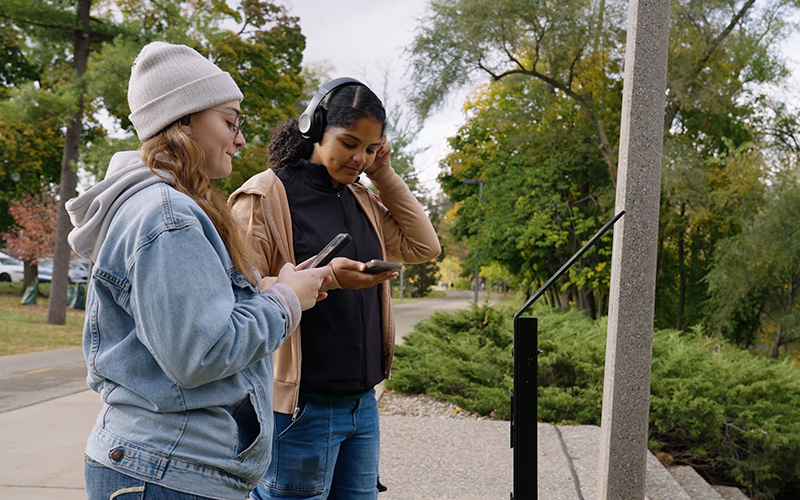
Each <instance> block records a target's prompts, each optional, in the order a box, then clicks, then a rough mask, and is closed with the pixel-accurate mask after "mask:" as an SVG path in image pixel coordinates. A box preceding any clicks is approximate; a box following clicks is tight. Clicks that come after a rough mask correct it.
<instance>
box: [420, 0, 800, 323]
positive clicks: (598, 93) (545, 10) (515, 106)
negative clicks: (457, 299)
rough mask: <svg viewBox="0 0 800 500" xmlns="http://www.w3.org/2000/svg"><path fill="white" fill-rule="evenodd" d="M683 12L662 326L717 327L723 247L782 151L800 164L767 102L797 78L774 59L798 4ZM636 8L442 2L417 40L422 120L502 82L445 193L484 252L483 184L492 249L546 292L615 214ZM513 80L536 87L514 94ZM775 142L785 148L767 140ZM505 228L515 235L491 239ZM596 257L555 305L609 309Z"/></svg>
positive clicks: (475, 119)
mask: <svg viewBox="0 0 800 500" xmlns="http://www.w3.org/2000/svg"><path fill="white" fill-rule="evenodd" d="M670 5H671V15H670V21H671V22H670V38H669V55H668V75H667V94H666V109H665V111H666V113H665V121H664V136H665V141H666V144H665V158H666V162H665V168H664V175H663V178H664V192H663V194H662V198H661V199H662V206H661V214H660V215H661V217H660V231H659V262H658V265H659V269H658V278H657V283H658V285H657V286H658V288H657V290H658V292H657V304H656V322H657V323H656V324H657V325H659V326H676V327H678V328H683V327H684V326H685V325H692V324H697V323H699V322H701V321H704V320H707V317H706V312H705V311H704V310H703V308H702V304H703V302H704V301H705V300H706V299H707V298H708V295H707V290H706V285H705V282H704V281H703V279H704V277H705V276H706V274H707V273H708V271H709V270H710V266H711V263H712V262H713V249H714V247H715V244H716V243H717V242H718V241H720V240H721V239H723V238H727V237H730V236H733V235H735V234H736V233H737V232H738V231H740V230H741V228H742V224H743V220H745V219H742V218H741V217H740V216H741V214H743V213H748V210H752V209H753V208H754V207H755V208H756V209H757V207H758V199H759V196H760V193H761V191H762V189H763V187H764V186H763V184H762V183H763V182H764V180H765V179H764V178H763V176H762V174H763V173H764V172H765V171H768V170H771V171H777V170H782V169H785V168H786V167H785V166H784V159H785V156H784V155H782V152H781V148H784V149H789V150H790V151H792V152H793V153H794V155H795V157H794V158H792V160H791V164H792V165H795V166H796V165H797V158H796V156H797V154H796V153H797V151H798V150H800V148H798V146H797V144H798V141H797V140H796V139H797V138H796V136H795V134H794V132H793V130H795V129H796V127H795V126H793V123H794V124H796V123H797V121H796V120H794V119H793V118H792V117H787V113H784V112H780V111H781V106H780V104H779V105H774V104H771V103H770V100H769V99H768V98H766V97H765V96H764V95H762V92H764V88H765V84H767V85H774V84H778V83H779V82H781V81H783V79H784V78H785V77H786V75H787V74H788V72H787V69H786V66H785V62H784V61H783V59H782V57H781V55H780V51H779V50H777V47H778V44H779V42H780V41H781V40H783V39H784V38H785V37H786V36H788V35H790V34H792V33H793V32H794V31H796V29H797V23H796V22H794V21H791V20H792V19H794V18H795V17H796V13H797V10H798V4H797V2H796V1H795V0H766V1H763V2H754V1H753V0H733V1H729V0H709V1H703V2H698V1H694V0H676V1H673V2H671V3H670ZM627 6H628V2H627V1H625V0H606V1H603V2H594V1H590V0H568V1H566V2H564V1H559V2H554V1H549V0H545V1H532V0H501V1H496V2H482V1H479V0H433V1H432V2H431V4H430V7H431V8H430V13H429V15H428V16H427V17H426V18H425V19H423V20H422V22H421V25H420V27H419V28H418V30H417V32H416V36H415V40H414V44H413V45H412V48H411V53H412V65H413V66H412V71H413V80H414V82H415V83H414V98H413V102H414V104H415V106H416V109H417V112H418V113H419V114H420V115H421V116H423V117H424V116H427V115H428V114H429V113H430V112H431V111H432V110H435V109H436V108H437V106H439V105H441V103H443V102H445V98H446V97H447V96H448V95H451V94H452V93H453V92H454V91H455V90H457V89H458V88H460V87H461V86H463V85H465V84H468V83H470V82H472V81H474V78H475V76H476V75H479V76H482V77H483V78H484V79H486V80H488V79H491V80H492V82H493V83H492V84H491V87H490V88H489V90H488V91H486V90H481V91H479V92H478V93H476V97H475V98H474V100H473V102H472V103H471V104H470V106H469V107H468V108H467V118H468V121H467V124H466V125H465V126H464V127H463V128H462V129H461V130H460V131H459V133H458V135H457V136H456V137H454V138H453V139H452V140H451V147H452V149H453V151H454V153H453V154H452V155H451V156H450V157H449V158H448V159H447V160H446V161H445V174H444V176H443V177H442V179H441V182H442V184H443V187H444V190H445V191H446V192H447V193H448V194H449V195H451V196H452V197H453V199H454V200H455V201H456V202H463V206H462V207H460V208H459V211H458V213H457V214H456V218H457V219H458V220H457V221H456V223H455V226H454V231H456V235H457V236H459V237H463V236H465V235H468V236H470V237H471V239H472V240H473V241H472V243H473V244H472V245H471V247H472V248H474V247H475V246H476V245H475V244H474V243H475V241H474V240H475V239H476V236H475V235H477V234H478V231H477V228H476V224H475V221H476V213H477V200H476V199H475V196H474V194H472V195H470V192H469V191H468V190H467V187H466V186H460V185H459V183H460V181H461V179H464V178H475V179H483V180H484V182H485V188H486V195H487V196H486V198H487V199H486V201H485V202H484V203H483V204H482V206H481V209H482V213H483V216H484V219H486V221H487V222H486V224H484V226H485V228H486V230H485V231H481V233H486V234H481V236H480V237H479V239H480V247H481V248H488V249H489V254H490V255H492V257H494V256H497V260H498V262H500V263H501V264H503V265H505V266H506V267H507V268H508V269H509V270H510V271H511V272H512V273H513V274H514V275H516V276H517V277H518V278H519V280H520V281H521V282H523V283H528V284H534V285H535V284H536V283H537V282H538V283H541V280H542V278H541V276H547V275H549V272H552V271H554V269H552V266H553V264H554V263H557V262H563V261H564V260H565V259H566V258H567V257H568V256H569V255H570V254H572V253H573V252H574V250H575V249H576V248H577V246H579V242H580V241H581V240H582V239H585V237H586V236H587V233H589V234H590V233H591V231H590V230H589V229H590V228H593V227H597V225H598V223H599V222H601V221H602V220H603V219H607V218H608V217H609V216H610V215H611V214H610V211H611V210H610V208H611V206H612V204H613V200H612V199H610V198H611V197H610V196H609V191H610V189H609V186H608V182H607V179H603V178H602V177H601V175H606V176H607V175H608V174H609V173H611V177H614V178H615V175H616V168H617V155H618V151H617V149H618V145H617V138H618V137H619V129H618V128H617V127H616V126H617V124H619V123H620V118H619V114H618V112H619V109H620V108H621V105H620V104H621V91H622V77H623V68H622V62H623V58H624V50H625V39H626V33H625V29H626V16H625V13H626V11H627ZM515 79H516V80H519V79H523V80H528V81H529V82H528V83H526V84H518V83H514V84H512V83H508V84H506V85H503V82H505V81H507V80H515ZM531 81H535V82H537V84H534V83H531ZM773 114H777V118H776V119H775V120H772V119H771V118H769V117H771V116H773ZM787 118H791V119H787ZM504 120H505V121H504ZM482 122H483V123H482ZM506 122H507V123H508V124H510V125H511V126H510V127H505V126H504V125H506ZM495 125H497V126H496V127H495ZM769 134H775V135H776V136H777V139H776V140H774V141H773V142H768V141H764V137H765V136H766V135H769ZM520 143H521V144H522V145H523V147H518V146H519V144H520ZM537 143H538V144H537ZM525 146H527V147H525ZM604 165H605V167H606V171H605V172H603V168H602V167H603V166H604ZM520 173H521V174H520ZM501 177H502V178H505V179H508V183H504V182H503V181H502V180H500V178H501ZM614 180H615V179H614ZM492 185H495V186H496V188H495V189H496V191H495V192H494V193H492V192H490V189H491V188H492ZM725 200H727V206H728V209H729V210H728V211H727V212H726V208H725V203H723V202H724V201H725ZM754 200H755V201H754ZM493 215H494V216H495V217H496V218H497V219H500V220H506V222H507V223H506V224H505V225H502V226H501V225H497V227H496V228H495V229H493V228H492V223H491V221H490V220H491V217H492V216H493ZM495 242H496V243H495ZM515 244H517V245H518V246H519V248H513V245H515ZM598 250H601V251H602V250H603V249H602V247H601V248H599V249H598ZM590 258H591V260H590V261H587V262H582V263H581V264H580V265H579V266H577V267H576V268H575V269H574V271H573V272H572V273H571V275H570V281H569V283H568V284H566V285H565V286H564V287H562V289H561V290H560V292H561V296H560V297H559V296H558V295H559V294H558V292H559V290H554V291H553V294H552V296H550V297H548V299H549V302H550V303H551V304H552V305H561V306H567V305H568V304H569V303H574V304H576V305H577V306H578V307H580V308H582V309H584V310H587V311H590V312H591V314H593V315H595V316H596V314H595V312H594V311H600V312H602V311H604V310H605V304H604V299H605V297H604V295H603V294H602V292H598V290H604V289H605V287H606V285H607V276H608V268H607V267H606V268H604V269H601V268H600V267H599V266H600V264H605V263H606V262H607V258H603V257H602V256H598V255H595V256H591V257H590ZM470 260H472V262H470ZM475 260H480V262H479V263H480V264H481V265H488V264H490V262H488V261H485V260H481V259H480V258H477V259H476V257H475V256H473V255H470V256H469V258H468V259H467V262H468V263H467V267H474V264H475V262H474V261H475ZM548 268H550V269H548ZM548 271H549V272H548Z"/></svg>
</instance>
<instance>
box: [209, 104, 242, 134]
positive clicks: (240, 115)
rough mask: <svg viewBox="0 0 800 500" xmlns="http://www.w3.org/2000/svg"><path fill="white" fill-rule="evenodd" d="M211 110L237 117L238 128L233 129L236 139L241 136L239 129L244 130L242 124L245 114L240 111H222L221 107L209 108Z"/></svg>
mask: <svg viewBox="0 0 800 500" xmlns="http://www.w3.org/2000/svg"><path fill="white" fill-rule="evenodd" d="M209 109H210V110H211V111H216V112H217V113H222V114H223V115H231V116H235V117H236V125H234V126H235V127H236V128H235V129H232V132H233V137H234V139H235V138H236V137H238V136H239V131H240V130H242V125H243V124H244V119H245V115H243V114H240V113H231V112H228V111H222V110H221V109H214V108H209Z"/></svg>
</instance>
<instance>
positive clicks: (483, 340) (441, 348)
mask: <svg viewBox="0 0 800 500" xmlns="http://www.w3.org/2000/svg"><path fill="white" fill-rule="evenodd" d="M512 316H513V314H512V312H511V310H510V309H508V310H505V309H504V310H495V309H493V308H491V307H488V306H481V307H478V306H475V305H474V304H473V305H472V306H471V307H470V309H464V310H461V311H458V312H457V313H455V314H449V313H446V312H443V311H437V312H435V313H434V314H433V316H431V317H430V318H428V319H426V320H424V321H421V322H420V323H418V324H417V325H415V327H414V330H413V331H412V332H411V333H410V334H408V335H406V336H405V337H404V339H403V342H404V343H403V344H402V345H398V346H397V348H396V351H395V358H394V363H393V365H392V378H391V379H390V380H388V381H387V383H386V386H387V388H389V389H391V390H396V391H400V392H404V393H408V394H421V393H424V394H428V395H430V396H434V397H437V398H441V399H444V400H446V401H449V402H451V403H453V404H456V405H458V406H460V407H461V408H463V409H465V410H468V411H472V412H478V413H480V414H482V415H491V416H493V417H495V418H499V419H507V418H509V411H510V406H509V404H510V403H509V395H510V391H511V387H512V373H513V360H512V358H511V344H512V335H511V318H512Z"/></svg>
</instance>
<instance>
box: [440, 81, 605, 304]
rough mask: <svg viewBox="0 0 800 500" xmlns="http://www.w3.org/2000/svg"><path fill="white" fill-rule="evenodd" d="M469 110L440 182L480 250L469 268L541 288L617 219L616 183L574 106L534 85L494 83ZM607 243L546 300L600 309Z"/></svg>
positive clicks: (462, 232) (459, 224)
mask: <svg viewBox="0 0 800 500" xmlns="http://www.w3.org/2000/svg"><path fill="white" fill-rule="evenodd" d="M467 109H468V112H469V118H468V120H467V123H466V124H465V125H464V126H463V127H461V129H460V130H459V132H458V134H457V135H456V136H455V137H453V138H452V139H451V140H450V144H451V147H452V149H453V151H454V152H453V153H452V154H450V155H449V156H448V157H447V158H446V159H445V160H444V162H443V172H442V174H441V175H440V182H441V184H442V187H443V189H444V191H445V192H446V193H447V194H448V195H450V197H451V198H452V199H453V201H455V202H456V203H457V207H458V209H457V212H456V214H455V216H456V220H455V224H454V225H453V228H452V232H453V235H454V237H455V238H456V239H460V238H464V237H466V238H468V239H469V240H470V248H475V247H476V245H477V246H478V247H479V249H480V250H479V252H470V253H469V254H468V255H467V257H466V260H465V264H466V267H467V268H474V267H475V266H476V265H477V264H480V265H481V266H486V265H488V264H490V263H491V262H497V263H498V264H499V265H500V266H501V267H503V268H505V269H507V270H508V271H509V272H510V273H511V274H512V275H514V276H516V277H517V279H518V281H519V282H520V283H522V284H524V286H525V287H526V288H527V287H528V286H531V287H538V285H539V284H541V283H544V281H546V280H547V279H548V278H549V277H550V275H551V274H552V273H554V272H555V271H556V270H557V269H558V268H560V267H561V265H562V264H563V263H564V262H565V261H566V260H567V259H568V258H569V256H570V255H571V254H573V253H574V252H576V251H577V250H578V249H579V248H580V247H581V246H582V245H583V244H584V243H585V242H586V240H588V238H589V237H590V236H591V235H592V234H593V233H594V232H595V231H596V230H597V229H598V228H599V227H600V226H601V225H602V223H603V222H605V220H604V219H606V218H608V217H609V216H610V213H611V207H612V205H613V184H612V183H611V180H610V179H609V177H608V175H607V169H606V165H605V163H604V161H603V159H602V157H601V155H600V152H599V151H598V150H597V148H596V147H595V145H594V140H593V134H594V132H593V128H592V126H591V124H590V123H589V122H588V121H587V120H586V118H585V116H584V114H583V113H581V112H580V110H579V109H578V108H577V107H576V106H575V105H574V103H573V102H572V101H571V100H570V99H568V98H566V97H565V96H563V95H562V94H559V93H548V92H546V86H545V85H544V84H543V83H541V82H539V81H537V80H532V79H529V78H522V77H518V78H507V79H504V80H502V81H501V82H498V83H495V84H493V85H492V86H491V87H488V88H486V89H485V90H484V92H482V93H480V94H478V95H476V96H475V97H474V98H473V100H472V101H471V102H470V103H469V104H468V108H467ZM531 117H534V119H533V120H531ZM469 178H472V179H482V180H483V181H484V186H483V197H482V199H481V198H480V197H479V193H478V189H476V186H474V185H466V184H463V183H462V180H463V179H469ZM479 210H480V213H481V216H482V217H481V227H480V230H479V229H478V225H477V219H478V211H479ZM610 242H611V238H610V235H609V236H608V237H606V238H605V239H604V240H603V241H601V242H599V244H598V245H597V246H596V247H594V248H593V249H592V250H591V251H590V252H589V253H587V254H586V255H585V257H584V258H583V259H582V260H581V262H580V263H578V265H576V266H575V267H574V268H573V270H572V271H571V274H570V275H569V279H568V280H567V281H566V284H565V285H564V286H563V288H562V291H561V292H558V291H557V290H554V291H553V294H551V295H550V296H549V297H548V300H549V302H550V303H551V304H552V305H568V303H569V302H574V303H576V304H577V305H578V306H579V307H581V308H582V309H585V310H586V311H587V312H589V314H591V315H597V314H598V313H599V312H600V311H602V310H603V305H602V304H604V303H607V299H606V295H607V290H608V280H609V272H610V266H609V265H608V259H609V255H610ZM565 301H566V303H564V302H565Z"/></svg>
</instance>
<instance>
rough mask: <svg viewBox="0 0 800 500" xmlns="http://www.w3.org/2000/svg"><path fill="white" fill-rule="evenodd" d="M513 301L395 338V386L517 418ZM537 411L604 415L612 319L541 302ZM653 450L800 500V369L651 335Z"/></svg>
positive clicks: (756, 495)
mask: <svg viewBox="0 0 800 500" xmlns="http://www.w3.org/2000/svg"><path fill="white" fill-rule="evenodd" d="M513 314H514V311H513V310H511V309H500V310H495V309H493V308H491V307H488V306H482V307H476V306H474V305H473V306H472V307H471V308H470V309H467V310H462V311H459V312H457V313H455V314H448V313H444V312H437V313H436V314H434V315H433V316H432V317H430V318H429V319H427V320H425V321H423V322H420V323H419V324H417V325H416V327H415V329H414V331H413V332H412V333H411V334H409V335H407V336H406V337H405V344H404V345H401V346H398V349H397V355H396V357H395V363H394V365H393V369H392V379H391V380H390V381H388V382H387V387H389V388H390V389H393V390H397V391H399V392H404V393H411V394H419V393H425V394H428V395H431V396H434V397H437V398H441V399H444V400H447V401H449V402H451V403H454V404H457V405H459V406H461V407H462V408H464V409H466V410H469V411H474V412H478V413H481V414H482V415H491V416H493V417H495V418H501V419H503V418H504V419H508V418H509V417H510V415H509V393H510V390H511V388H512V386H513V379H512V373H513V359H512V357H511V347H512V318H513ZM535 315H536V316H537V317H538V318H539V335H538V345H539V348H540V349H542V351H543V353H542V354H541V355H539V357H538V359H537V385H538V391H537V392H538V401H537V408H538V418H539V420H540V421H545V422H553V423H576V424H592V425H599V424H600V416H601V411H602V394H603V392H602V390H603V371H604V363H605V340H606V320H605V318H603V319H600V320H596V321H593V320H591V319H589V318H587V317H586V316H585V315H584V314H582V313H580V312H577V311H566V312H565V311H557V310H548V309H540V310H537V311H536V312H535ZM650 450H651V451H653V452H654V453H658V454H659V455H660V456H661V457H663V458H665V459H666V460H671V461H672V463H674V464H676V465H677V464H684V465H691V466H692V467H694V468H695V470H697V471H698V472H699V473H701V474H702V475H704V476H705V477H706V478H708V479H710V480H711V481H712V483H716V484H737V485H739V486H741V487H744V488H746V490H747V492H748V494H749V496H750V497H751V498H753V499H758V500H769V499H772V500H788V499H793V500H794V499H797V498H800V374H798V372H797V370H796V369H795V368H794V367H793V365H792V364H791V363H790V362H789V361H788V360H785V361H777V362H776V361H773V360H770V359H767V358H766V357H763V356H760V355H753V354H751V353H749V352H747V351H743V350H740V349H738V348H736V347H734V346H732V345H730V344H728V343H726V342H724V341H720V340H717V339H709V338H707V337H706V336H704V335H703V334H702V332H700V331H694V332H689V333H680V332H676V331H673V330H658V331H656V332H655V334H654V337H653V365H652V378H651V395H650Z"/></svg>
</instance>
